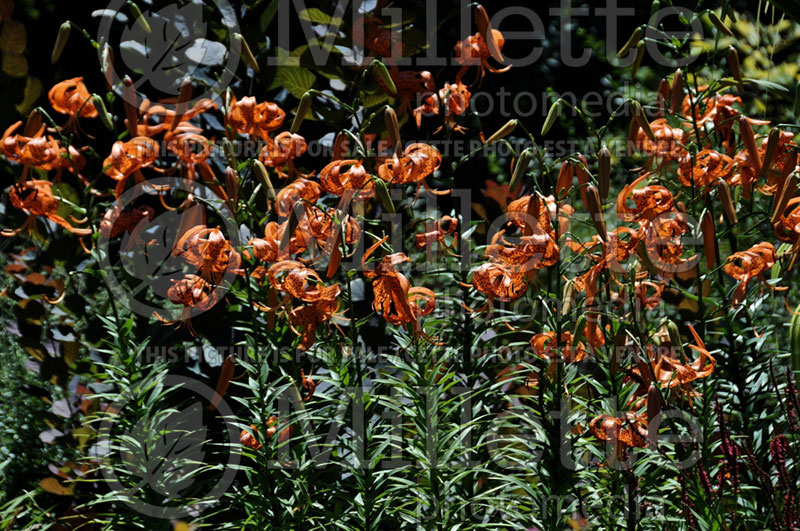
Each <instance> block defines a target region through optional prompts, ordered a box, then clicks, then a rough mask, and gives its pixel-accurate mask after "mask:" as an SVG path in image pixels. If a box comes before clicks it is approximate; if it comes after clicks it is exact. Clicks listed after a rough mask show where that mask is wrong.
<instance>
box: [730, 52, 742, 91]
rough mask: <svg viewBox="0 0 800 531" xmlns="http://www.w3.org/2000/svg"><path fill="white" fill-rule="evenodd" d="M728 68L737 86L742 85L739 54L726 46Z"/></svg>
mask: <svg viewBox="0 0 800 531" xmlns="http://www.w3.org/2000/svg"><path fill="white" fill-rule="evenodd" d="M728 68H730V69H731V75H732V76H733V79H735V80H736V82H737V83H739V85H741V84H742V65H741V63H740V62H739V52H737V51H736V48H734V47H733V46H728Z"/></svg>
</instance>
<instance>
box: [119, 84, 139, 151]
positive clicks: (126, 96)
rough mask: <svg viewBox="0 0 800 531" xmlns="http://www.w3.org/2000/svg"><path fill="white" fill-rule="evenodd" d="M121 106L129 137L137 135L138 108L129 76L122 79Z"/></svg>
mask: <svg viewBox="0 0 800 531" xmlns="http://www.w3.org/2000/svg"><path fill="white" fill-rule="evenodd" d="M122 106H123V107H124V108H125V117H126V118H127V120H126V122H127V123H126V125H127V127H128V133H130V135H131V138H134V137H136V136H138V134H137V127H136V126H137V124H138V123H139V109H138V107H137V105H136V89H135V88H133V81H132V80H131V78H130V77H129V76H125V77H124V78H123V79H122Z"/></svg>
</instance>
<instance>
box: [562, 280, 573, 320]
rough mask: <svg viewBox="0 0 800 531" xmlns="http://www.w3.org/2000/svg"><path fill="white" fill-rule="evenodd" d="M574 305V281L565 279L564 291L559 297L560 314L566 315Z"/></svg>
mask: <svg viewBox="0 0 800 531" xmlns="http://www.w3.org/2000/svg"><path fill="white" fill-rule="evenodd" d="M574 305H575V282H573V281H572V280H567V283H566V284H564V293H563V296H562V297H561V315H562V316H563V317H566V316H567V315H569V314H570V312H571V311H572V307H573V306H574Z"/></svg>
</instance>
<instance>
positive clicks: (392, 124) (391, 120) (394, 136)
mask: <svg viewBox="0 0 800 531" xmlns="http://www.w3.org/2000/svg"><path fill="white" fill-rule="evenodd" d="M383 119H384V122H386V131H387V132H388V134H389V143H390V144H391V145H392V149H394V152H395V153H401V152H402V151H403V141H402V140H401V139H400V125H399V122H398V121H397V113H396V112H394V109H392V108H391V107H386V112H384V114H383Z"/></svg>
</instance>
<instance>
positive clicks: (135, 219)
mask: <svg viewBox="0 0 800 531" xmlns="http://www.w3.org/2000/svg"><path fill="white" fill-rule="evenodd" d="M155 215H156V212H155V210H153V208H152V207H149V206H146V205H145V206H141V207H134V208H132V209H131V210H124V211H123V210H121V209H120V205H119V203H114V205H113V206H112V207H111V208H110V209H109V210H108V211H107V212H106V213H105V215H104V216H103V220H102V221H101V222H100V234H102V235H103V237H104V238H108V239H111V238H116V237H117V236H119V235H121V234H124V233H126V232H127V233H128V234H133V232H134V231H135V230H136V229H137V226H138V225H139V223H140V222H141V221H142V220H143V219H145V218H147V219H148V220H149V221H152V220H153V218H154V217H155Z"/></svg>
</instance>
